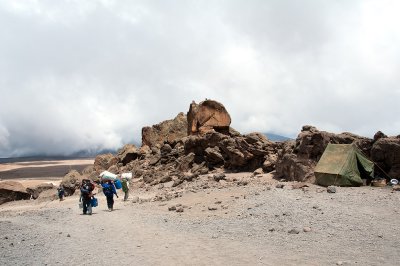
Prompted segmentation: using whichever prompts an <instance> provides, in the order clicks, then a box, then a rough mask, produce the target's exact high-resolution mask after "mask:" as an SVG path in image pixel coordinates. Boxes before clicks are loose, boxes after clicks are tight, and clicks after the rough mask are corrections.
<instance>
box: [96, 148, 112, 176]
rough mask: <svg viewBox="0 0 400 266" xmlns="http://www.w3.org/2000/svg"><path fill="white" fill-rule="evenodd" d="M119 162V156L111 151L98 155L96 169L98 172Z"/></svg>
mask: <svg viewBox="0 0 400 266" xmlns="http://www.w3.org/2000/svg"><path fill="white" fill-rule="evenodd" d="M117 163H118V158H117V157H115V156H114V155H112V154H111V153H107V154H100V155H97V156H96V158H95V160H94V165H93V166H94V169H95V171H96V172H97V173H100V172H102V171H104V170H108V169H109V168H110V167H111V166H113V165H116V164H117Z"/></svg>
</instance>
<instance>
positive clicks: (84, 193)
mask: <svg viewBox="0 0 400 266" xmlns="http://www.w3.org/2000/svg"><path fill="white" fill-rule="evenodd" d="M93 190H94V185H93V184H92V182H90V180H89V179H83V180H82V185H81V198H80V199H79V202H81V201H82V204H83V214H86V213H87V214H89V215H92V202H91V199H92V196H93V193H92V192H93Z"/></svg>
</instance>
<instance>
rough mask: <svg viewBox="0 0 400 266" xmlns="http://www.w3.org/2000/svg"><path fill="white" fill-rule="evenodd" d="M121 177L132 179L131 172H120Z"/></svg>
mask: <svg viewBox="0 0 400 266" xmlns="http://www.w3.org/2000/svg"><path fill="white" fill-rule="evenodd" d="M121 178H125V179H127V180H130V179H132V173H122V174H121Z"/></svg>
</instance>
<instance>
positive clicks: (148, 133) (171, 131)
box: [142, 113, 188, 148]
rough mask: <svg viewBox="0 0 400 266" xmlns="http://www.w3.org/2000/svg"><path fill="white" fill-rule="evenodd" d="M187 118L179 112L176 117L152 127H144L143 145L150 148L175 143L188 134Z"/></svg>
mask: <svg viewBox="0 0 400 266" xmlns="http://www.w3.org/2000/svg"><path fill="white" fill-rule="evenodd" d="M187 127H188V126H187V119H186V115H185V114H184V113H179V114H178V115H177V116H176V117H175V118H174V119H172V120H166V121H164V122H161V123H159V124H157V125H153V126H152V127H144V128H142V146H144V145H147V146H149V147H150V148H152V147H155V146H157V145H159V147H160V146H161V145H162V144H164V143H165V142H166V143H173V142H175V141H177V140H179V139H181V138H183V137H185V136H187Z"/></svg>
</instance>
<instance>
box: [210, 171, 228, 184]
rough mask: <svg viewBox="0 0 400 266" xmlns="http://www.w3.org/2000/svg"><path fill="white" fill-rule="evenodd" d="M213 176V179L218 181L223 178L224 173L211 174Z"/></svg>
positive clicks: (224, 177)
mask: <svg viewBox="0 0 400 266" xmlns="http://www.w3.org/2000/svg"><path fill="white" fill-rule="evenodd" d="M213 178H214V180H215V181H217V182H219V181H220V180H225V179H226V176H225V174H224V173H220V174H215V175H213Z"/></svg>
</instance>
